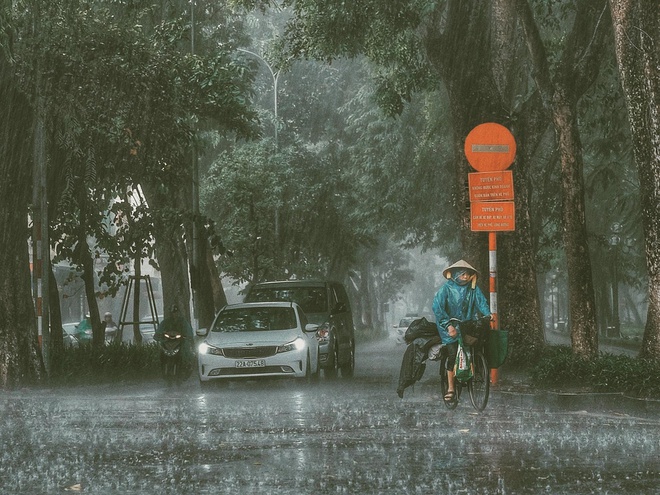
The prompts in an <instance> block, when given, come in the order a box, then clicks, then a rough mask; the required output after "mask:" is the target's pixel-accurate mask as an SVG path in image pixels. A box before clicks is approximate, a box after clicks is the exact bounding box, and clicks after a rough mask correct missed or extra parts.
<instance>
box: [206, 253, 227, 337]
mask: <svg viewBox="0 0 660 495" xmlns="http://www.w3.org/2000/svg"><path fill="white" fill-rule="evenodd" d="M206 266H207V269H208V271H209V275H210V278H211V290H212V292H213V305H214V307H215V311H216V312H217V311H218V310H219V309H220V308H222V307H224V306H226V305H227V295H226V294H225V290H224V288H223V287H222V278H221V277H220V272H219V271H218V266H217V265H216V264H215V260H214V259H213V251H212V249H211V248H210V246H208V247H207V249H206ZM207 328H208V327H207Z"/></svg>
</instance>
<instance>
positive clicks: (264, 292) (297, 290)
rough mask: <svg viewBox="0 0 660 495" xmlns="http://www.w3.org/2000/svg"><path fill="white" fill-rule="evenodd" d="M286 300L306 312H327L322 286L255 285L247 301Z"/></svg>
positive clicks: (326, 301) (326, 300) (326, 302)
mask: <svg viewBox="0 0 660 495" xmlns="http://www.w3.org/2000/svg"><path fill="white" fill-rule="evenodd" d="M266 301H288V302H295V303H298V304H299V305H300V307H301V308H302V310H303V311H304V312H305V313H306V314H310V313H327V312H328V299H327V297H326V292H325V288H323V287H293V288H286V289H284V288H277V287H255V288H254V290H252V291H251V292H250V295H249V301H247V302H266Z"/></svg>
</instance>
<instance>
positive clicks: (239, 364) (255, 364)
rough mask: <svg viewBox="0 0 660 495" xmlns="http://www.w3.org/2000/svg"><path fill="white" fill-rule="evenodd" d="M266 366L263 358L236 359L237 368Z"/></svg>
mask: <svg viewBox="0 0 660 495" xmlns="http://www.w3.org/2000/svg"><path fill="white" fill-rule="evenodd" d="M264 366H266V360H265V359H258V360H256V361H236V367H237V368H263V367H264Z"/></svg>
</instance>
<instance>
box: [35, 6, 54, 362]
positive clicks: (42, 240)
mask: <svg viewBox="0 0 660 495" xmlns="http://www.w3.org/2000/svg"><path fill="white" fill-rule="evenodd" d="M39 22H40V13H39V11H37V13H36V16H35V21H34V26H33V29H34V31H35V34H39V29H40V25H39ZM40 74H41V72H40V71H39V70H37V80H36V88H37V89H36V95H35V96H36V102H37V104H36V111H35V127H34V141H33V149H32V153H33V161H34V165H33V168H32V175H33V177H32V214H33V215H34V218H33V219H32V225H33V227H32V240H33V251H32V252H33V278H34V298H35V308H36V314H37V334H38V338H39V342H40V343H41V352H42V358H43V362H44V367H45V368H46V373H47V374H50V324H49V322H50V318H49V311H48V309H49V307H48V298H49V289H50V283H49V281H50V276H49V275H50V242H49V239H48V194H47V180H46V179H47V164H46V141H45V139H46V137H45V136H46V132H45V122H44V113H45V104H44V98H43V95H42V94H41V85H42V83H41V75H40Z"/></svg>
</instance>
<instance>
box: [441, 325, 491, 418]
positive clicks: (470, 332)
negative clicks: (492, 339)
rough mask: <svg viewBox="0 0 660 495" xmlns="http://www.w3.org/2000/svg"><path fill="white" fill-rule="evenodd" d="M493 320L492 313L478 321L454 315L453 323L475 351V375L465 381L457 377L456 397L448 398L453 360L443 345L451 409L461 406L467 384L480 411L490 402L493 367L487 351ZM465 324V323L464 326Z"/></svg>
mask: <svg viewBox="0 0 660 495" xmlns="http://www.w3.org/2000/svg"><path fill="white" fill-rule="evenodd" d="M489 321H490V316H483V317H481V318H478V319H476V320H464V321H461V320H459V319H457V318H451V319H450V320H449V323H451V324H452V325H453V326H454V327H455V328H456V329H457V330H458V332H459V333H460V334H461V337H462V339H463V347H464V348H465V350H466V351H467V352H469V353H470V354H471V356H472V366H473V374H472V378H470V379H468V380H467V381H465V382H461V381H460V380H459V379H458V378H455V379H454V392H455V393H454V396H453V397H452V398H451V399H446V397H447V391H448V390H449V380H448V378H447V361H448V360H449V356H448V355H447V352H446V348H445V347H444V346H443V351H444V352H443V353H442V357H441V359H440V388H441V391H442V398H443V401H444V403H445V406H447V408H449V409H456V406H458V400H459V399H460V397H461V391H462V389H463V387H464V386H467V389H468V392H469V394H470V401H471V402H472V406H474V408H475V409H476V410H477V411H483V410H484V409H485V408H486V405H487V404H488V396H489V394H490V370H489V368H488V361H487V360H486V356H485V355H484V352H483V350H484V345H485V341H486V332H487V331H488V322H489ZM461 326H463V328H462V329H461ZM452 366H453V363H452Z"/></svg>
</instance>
